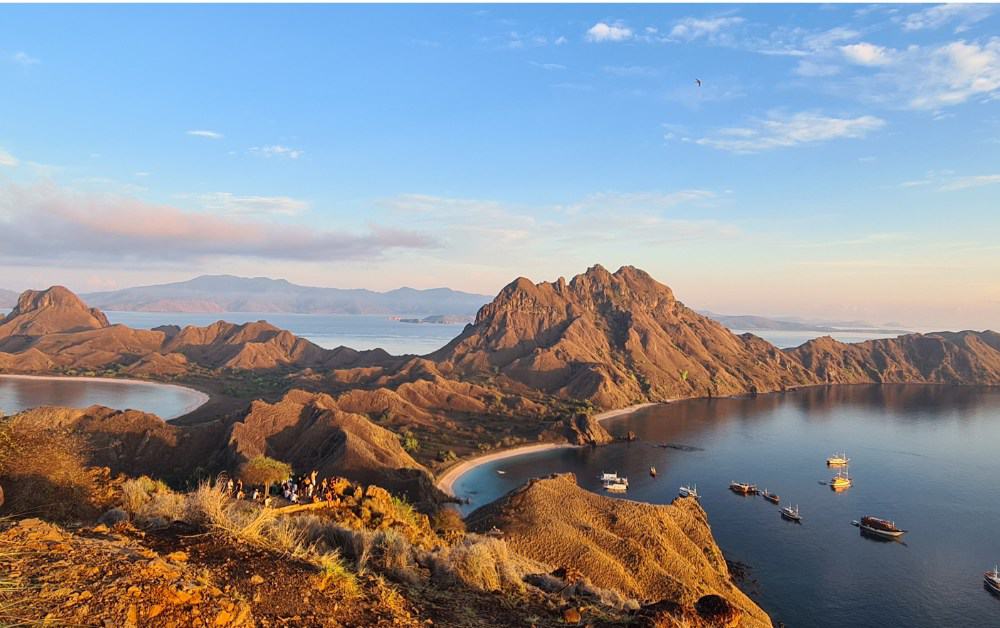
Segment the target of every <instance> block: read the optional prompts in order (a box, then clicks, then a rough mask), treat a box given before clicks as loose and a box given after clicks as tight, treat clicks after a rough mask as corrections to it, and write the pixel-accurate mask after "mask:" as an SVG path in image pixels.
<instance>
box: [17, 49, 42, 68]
mask: <svg viewBox="0 0 1000 628" xmlns="http://www.w3.org/2000/svg"><path fill="white" fill-rule="evenodd" d="M10 58H11V61H13V62H14V63H16V64H18V65H23V66H29V65H38V64H39V63H41V60H39V59H36V58H35V57H32V56H31V55H29V54H28V53H26V52H15V53H14V54H12V55H11V56H10Z"/></svg>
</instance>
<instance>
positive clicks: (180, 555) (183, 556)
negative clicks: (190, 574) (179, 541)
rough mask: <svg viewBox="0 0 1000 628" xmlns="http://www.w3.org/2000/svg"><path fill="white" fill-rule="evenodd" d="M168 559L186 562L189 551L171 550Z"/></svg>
mask: <svg viewBox="0 0 1000 628" xmlns="http://www.w3.org/2000/svg"><path fill="white" fill-rule="evenodd" d="M167 560H169V561H170V562H173V563H186V562H187V560H188V555H187V552H179V551H178V552H171V553H169V554H167Z"/></svg>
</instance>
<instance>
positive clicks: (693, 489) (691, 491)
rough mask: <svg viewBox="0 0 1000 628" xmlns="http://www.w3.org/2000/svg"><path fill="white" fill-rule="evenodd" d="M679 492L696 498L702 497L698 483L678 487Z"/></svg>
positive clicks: (683, 495) (681, 494)
mask: <svg viewBox="0 0 1000 628" xmlns="http://www.w3.org/2000/svg"><path fill="white" fill-rule="evenodd" d="M677 492H678V493H679V494H680V496H681V497H694V498H695V499H698V498H699V497H701V496H700V495H698V485H697V484H685V485H684V486H682V487H680V489H678V491H677Z"/></svg>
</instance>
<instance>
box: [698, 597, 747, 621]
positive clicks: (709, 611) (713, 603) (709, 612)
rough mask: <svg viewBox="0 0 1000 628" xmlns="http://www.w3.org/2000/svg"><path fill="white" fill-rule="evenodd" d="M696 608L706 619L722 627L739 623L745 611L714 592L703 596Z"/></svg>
mask: <svg viewBox="0 0 1000 628" xmlns="http://www.w3.org/2000/svg"><path fill="white" fill-rule="evenodd" d="M694 608H695V610H696V611H698V615H699V616H701V617H702V618H703V619H704V620H705V621H707V622H709V623H710V624H711V625H712V626H719V627H720V628H730V627H732V626H737V625H739V623H740V619H741V618H742V616H743V613H742V612H741V611H740V610H739V609H738V608H736V607H735V606H733V605H732V604H730V603H729V601H728V600H726V599H725V598H724V597H722V596H720V595H714V594H710V595H705V596H702V597H701V598H700V599H699V600H698V601H697V602H695V605H694Z"/></svg>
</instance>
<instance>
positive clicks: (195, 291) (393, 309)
mask: <svg viewBox="0 0 1000 628" xmlns="http://www.w3.org/2000/svg"><path fill="white" fill-rule="evenodd" d="M11 294H13V293H11ZM4 296H5V295H4V294H0V298H3V297H4ZM81 296H82V297H83V298H84V299H85V300H86V301H87V303H90V304H93V306H94V307H99V308H101V309H103V310H111V311H123V312H264V313H289V314H410V315H413V314H424V315H426V314H441V315H455V316H457V315H460V316H472V315H474V314H475V313H476V310H478V309H479V308H480V307H481V306H482V305H484V304H485V303H487V302H489V300H490V297H489V296H487V295H482V294H471V293H468V292H459V291H457V290H451V289H450V288H435V289H431V290H415V289H413V288H398V289H396V290H390V291H389V292H375V291H372V290H362V289H358V290H344V289H340V288H317V287H312V286H300V285H296V284H293V283H291V282H289V281H286V280H284V279H269V278H266V277H253V278H248V277H234V276H232V275H204V276H201V277H196V278H194V279H191V280H189V281H181V282H177V283H167V284H159V285H153V286H138V287H135V288H125V289H122V290H114V291H110V292H91V293H89V294H84V295H81ZM16 301H17V295H14V299H13V302H16Z"/></svg>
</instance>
